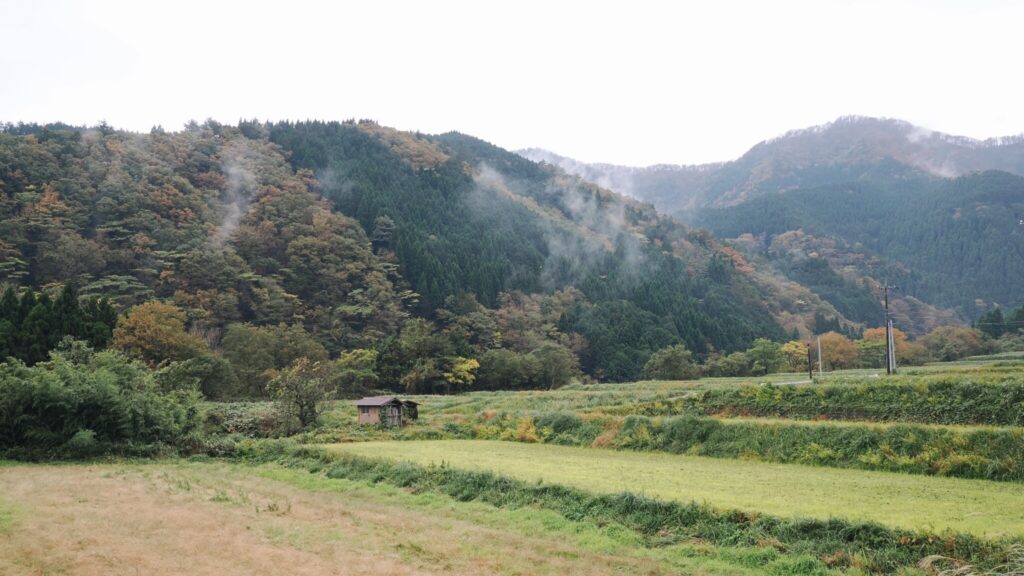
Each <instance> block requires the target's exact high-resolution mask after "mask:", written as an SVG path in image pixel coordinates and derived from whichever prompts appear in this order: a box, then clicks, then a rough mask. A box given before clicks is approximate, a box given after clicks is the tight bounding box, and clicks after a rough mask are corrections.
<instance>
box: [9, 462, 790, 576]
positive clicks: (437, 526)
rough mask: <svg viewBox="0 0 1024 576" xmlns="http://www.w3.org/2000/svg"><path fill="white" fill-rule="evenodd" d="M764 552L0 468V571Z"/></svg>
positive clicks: (134, 472) (433, 500)
mask: <svg viewBox="0 0 1024 576" xmlns="http://www.w3.org/2000/svg"><path fill="white" fill-rule="evenodd" d="M768 556H771V555H766V553H765V551H763V550H760V549H735V548H734V549H717V548H715V547H713V546H707V545H700V544H681V545H675V546H669V547H664V548H647V547H644V546H643V545H642V544H641V543H640V542H639V540H638V537H637V535H636V534H635V533H633V532H631V531H629V530H625V529H622V528H621V527H617V526H606V527H598V526H595V525H593V524H587V523H575V522H572V521H568V520H566V519H564V518H562V517H561V516H558V515H557V514H556V513H554V512H549V511H543V510H534V509H523V510H502V509H497V508H494V507H492V506H489V505H486V504H481V503H476V502H456V501H454V500H451V499H450V498H447V497H443V496H438V495H431V494H409V493H407V492H405V491H403V490H401V489H399V488H394V487H390V486H386V485H371V484H367V483H361V482H352V481H347V480H340V479H327V478H325V477H323V476H319V475H313V474H309V473H308V472H304V471H297V470H291V469H285V468H281V467H276V466H272V465H263V466H247V465H239V464H228V463H190V462H184V461H174V462H157V463H146V464H76V465H56V466H51V465H3V463H0V574H3V575H4V576H23V575H24V576H27V575H49V574H75V575H86V576H93V575H96V576H99V575H104V576H106V575H136V574H182V575H185V574H188V575H209V576H214V575H217V576H221V575H268V576H269V575H279V574H296V575H326V574H337V575H349V574H381V575H427V574H455V575H462V574H465V575H474V576H476V575H480V574H508V575H531V574H552V575H555V574H558V575H562V574H579V575H589V574H594V575H612V574H642V575H661V574H666V575H667V574H680V573H682V574H697V575H701V574H703V575H723V576H742V575H748V574H758V573H761V571H760V568H759V567H760V566H762V565H763V564H764V563H765V562H767V561H770V560H771V558H769V557H768Z"/></svg>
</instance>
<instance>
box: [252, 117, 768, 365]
mask: <svg viewBox="0 0 1024 576" xmlns="http://www.w3.org/2000/svg"><path fill="white" fill-rule="evenodd" d="M263 129H265V130H267V131H268V133H269V137H270V139H271V140H272V141H274V142H276V143H278V144H279V145H281V146H282V147H283V148H284V149H286V150H288V151H289V152H290V153H291V161H292V162H293V164H294V165H295V166H296V168H298V169H310V170H313V171H314V172H315V173H316V174H317V175H318V179H319V181H320V183H321V192H322V193H323V194H324V196H325V197H327V198H329V199H331V200H332V201H333V202H334V203H335V205H336V206H337V207H338V209H339V210H341V211H342V212H344V213H346V214H350V215H353V216H354V217H356V218H357V219H359V220H360V221H361V222H362V223H363V225H364V226H365V227H367V228H371V229H372V228H374V227H375V226H376V225H377V224H376V222H377V221H378V220H379V219H381V218H386V219H387V221H388V222H390V224H389V226H391V227H392V232H391V233H390V239H389V241H388V242H389V243H388V246H387V247H388V248H389V249H391V250H393V251H394V253H395V254H396V256H397V260H398V261H399V262H401V263H402V272H403V275H404V276H405V277H406V278H408V279H409V281H410V283H411V284H412V286H413V287H414V289H415V290H416V291H417V292H418V293H419V294H421V296H422V299H421V304H420V308H421V311H422V312H423V313H430V311H431V310H432V309H436V307H437V306H439V305H440V304H441V303H442V302H444V301H445V300H446V299H447V298H450V297H452V296H457V295H459V294H461V293H467V292H468V293H470V294H473V295H475V296H476V297H477V298H478V299H479V301H480V302H481V303H483V304H485V305H488V306H490V305H493V304H494V303H495V302H496V301H498V300H499V296H500V295H501V294H502V293H505V292H509V291H516V292H524V293H552V292H555V291H558V290H560V289H564V288H566V287H574V288H576V289H578V291H579V292H580V293H581V294H582V295H583V296H584V298H585V300H586V302H585V303H578V304H577V305H575V306H573V307H571V309H569V310H567V312H566V314H564V315H563V317H562V320H561V322H560V325H559V328H560V329H562V330H563V331H565V332H569V333H574V334H579V335H580V336H582V337H583V339H584V340H585V342H586V344H587V345H586V347H585V350H583V351H582V353H581V355H582V360H583V364H584V367H585V368H587V367H590V368H592V369H593V371H594V372H595V373H600V374H602V375H606V376H611V377H614V378H618V377H621V376H622V375H625V374H626V373H628V372H629V371H633V372H635V371H636V370H638V369H639V367H640V366H641V365H642V362H643V359H644V358H645V357H646V356H647V355H649V353H650V352H652V351H653V350H655V349H657V348H659V347H661V346H664V345H665V344H666V343H669V342H674V341H682V342H685V343H686V344H687V346H689V347H691V349H694V350H698V351H702V352H703V351H710V350H724V349H734V348H736V347H742V346H744V345H745V342H749V341H751V340H752V339H753V338H756V337H757V336H759V335H763V334H781V330H780V328H779V326H778V324H777V323H776V322H775V320H774V317H773V315H772V311H771V310H770V309H769V305H766V304H765V300H766V299H769V300H770V298H766V293H765V289H764V288H763V287H762V286H760V285H758V284H756V283H754V282H752V281H750V280H748V279H746V278H745V277H744V276H743V274H741V273H737V272H736V270H735V268H734V265H733V260H732V259H731V257H730V256H729V255H728V254H726V253H725V252H724V251H722V250H721V248H722V247H721V246H720V245H719V244H718V243H717V242H716V241H715V240H714V239H713V238H712V237H710V236H709V235H707V234H693V233H691V232H689V231H687V230H686V229H684V228H683V227H682V226H680V225H679V224H678V223H676V222H674V221H673V220H672V219H670V218H666V217H664V216H661V215H659V214H657V212H656V211H655V210H654V209H653V207H651V206H650V205H647V204H642V203H639V202H636V201H634V200H630V199H628V198H624V197H622V196H619V195H616V194H613V193H610V192H608V191H606V190H603V189H601V188H599V187H597V186H594V185H593V184H590V183H588V182H585V181H583V180H580V179H579V178H575V177H570V176H568V175H566V174H565V173H564V172H562V171H561V170H558V169H555V168H554V167H551V166H544V165H540V164H537V163H534V162H531V161H528V160H526V159H524V158H522V157H520V156H518V155H516V154H513V153H510V152H508V151H505V150H502V149H500V148H498V147H496V146H493V145H490V144H488V143H486V142H483V141H481V140H478V139H475V138H472V137H469V136H465V135H462V134H456V133H450V134H444V135H440V136H424V135H416V134H405V135H404V136H400V135H397V134H395V133H391V134H390V135H389V136H388V137H387V138H381V137H379V133H380V132H381V130H382V129H381V128H380V127H377V126H375V125H373V124H370V123H319V122H314V123H299V124H272V125H267V126H264V127H263ZM403 137H404V138H406V139H408V140H415V141H416V142H415V143H414V142H408V143H406V144H404V145H395V141H396V140H397V139H399V138H403ZM425 144H431V145H433V146H436V147H437V148H438V152H437V153H435V154H433V155H432V156H433V157H435V158H437V159H439V160H440V159H441V158H444V160H442V161H439V162H437V163H434V164H433V165H430V166H418V165H417V163H416V162H414V161H413V160H412V157H407V156H404V155H403V154H402V152H401V151H402V150H414V149H417V148H421V147H422V146H424V145H425ZM396 150H398V152H397V153H396Z"/></svg>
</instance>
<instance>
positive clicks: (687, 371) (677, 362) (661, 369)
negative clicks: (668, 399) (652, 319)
mask: <svg viewBox="0 0 1024 576" xmlns="http://www.w3.org/2000/svg"><path fill="white" fill-rule="evenodd" d="M643 375H644V378H650V379H654V380H693V379H696V378H699V377H700V369H699V368H698V367H697V365H696V364H694V363H693V355H692V354H690V351H689V350H687V349H686V346H683V345H682V344H677V345H675V346H668V347H667V348H662V349H661V350H658V351H657V352H655V353H654V354H652V355H651V358H650V360H648V361H647V363H646V364H644V369H643Z"/></svg>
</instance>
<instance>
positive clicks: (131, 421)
mask: <svg viewBox="0 0 1024 576" xmlns="http://www.w3.org/2000/svg"><path fill="white" fill-rule="evenodd" d="M76 358H77V361H75V362H72V361H70V360H68V359H67V358H65V357H64V356H62V355H61V354H60V353H54V354H52V355H51V359H50V361H48V362H41V363H39V364H36V365H35V366H34V367H31V368H30V367H27V366H25V365H24V364H22V363H21V362H19V361H11V362H9V363H6V364H0V452H6V453H7V454H9V455H12V457H16V456H26V455H31V454H46V455H48V456H49V457H56V456H61V455H72V456H76V457H85V456H88V455H92V454H93V453H95V452H99V451H100V450H105V451H120V450H124V451H127V452H130V453H133V454H134V453H138V452H139V451H140V450H142V451H145V449H144V448H143V447H144V446H146V445H161V444H163V445H170V444H174V443H175V442H176V441H178V440H179V439H181V438H182V437H183V436H185V435H186V434H188V433H190V432H191V431H192V430H194V429H195V426H196V423H197V411H196V402H197V401H198V394H196V393H188V392H173V393H164V392H161V391H160V390H159V389H158V387H157V386H156V385H155V383H154V381H153V377H152V373H151V372H150V371H149V370H148V369H146V367H145V366H143V365H142V364H140V363H137V362H134V361H132V360H129V359H128V358H126V357H125V356H124V355H122V354H121V353H120V352H117V351H113V350H109V351H105V352H99V353H95V354H85V355H82V354H77V355H76Z"/></svg>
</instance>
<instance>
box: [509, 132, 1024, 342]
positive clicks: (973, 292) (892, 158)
mask: <svg viewBox="0 0 1024 576" xmlns="http://www.w3.org/2000/svg"><path fill="white" fill-rule="evenodd" d="M521 153H522V154H524V155H525V156H527V157H530V158H534V159H537V160H540V161H545V162H550V163H553V164H556V165H558V166H561V167H562V168H564V169H566V170H569V171H572V172H575V173H581V174H584V173H585V174H587V177H589V178H593V179H595V180H596V181H603V182H606V183H607V184H608V185H609V186H610V187H612V189H616V190H619V191H622V192H623V193H628V194H630V195H632V196H634V197H636V198H640V199H644V200H647V201H650V202H652V203H654V204H655V205H656V206H657V207H658V208H659V209H661V210H665V211H667V212H670V213H672V214H674V215H676V217H677V218H679V219H680V220H682V221H685V222H688V223H691V224H693V225H695V226H700V227H705V228H707V229H709V230H711V231H712V232H714V233H715V234H717V235H719V236H721V237H725V238H736V239H738V245H739V246H742V247H743V248H744V249H746V250H747V252H748V256H751V255H752V254H753V253H754V252H756V253H757V254H758V255H759V256H761V257H763V258H765V263H766V265H767V266H768V267H770V268H773V269H774V270H776V271H777V272H778V273H780V274H782V275H783V276H785V277H786V278H789V279H791V280H793V281H796V282H798V283H800V284H802V285H805V286H807V287H808V288H811V289H812V290H813V291H814V292H815V293H816V294H818V295H819V296H821V297H822V298H824V299H825V300H827V301H828V302H830V303H831V304H833V305H834V306H835V307H836V308H837V309H838V310H839V311H840V312H842V313H843V314H844V315H845V316H846V317H847V318H849V319H850V320H851V321H854V322H867V323H873V322H877V320H876V319H877V318H878V317H879V315H880V314H879V306H878V305H877V302H878V300H879V294H880V293H881V285H882V284H883V283H885V282H889V283H894V284H897V285H899V286H900V287H901V289H902V290H901V291H900V292H898V293H897V295H896V297H895V309H896V314H897V320H898V321H900V323H901V324H902V325H903V326H904V327H906V328H908V329H909V330H910V331H911V332H912V333H923V332H927V331H928V330H929V329H931V328H933V327H934V326H935V325H937V324H941V323H946V322H949V321H955V319H956V318H957V317H958V316H959V317H960V318H962V319H968V320H969V319H974V318H977V317H978V315H980V314H981V313H983V312H984V311H985V310H989V309H991V308H992V307H993V306H1003V307H1012V306H1016V305H1018V304H1020V303H1021V302H1022V301H1024V293H1022V292H1021V290H1020V288H1019V285H1020V282H1019V279H1020V278H1021V277H1022V276H1021V271H1022V270H1024V268H1022V264H1021V252H1020V250H1021V248H1020V247H1021V243H1020V235H1021V233H1022V230H1024V228H1022V227H1021V226H1020V219H1021V218H1022V217H1024V188H1022V187H1021V186H1020V183H1021V181H1020V179H1019V178H1017V177H1015V176H1013V174H1017V175H1022V174H1024V138H1021V137H1007V138H993V139H989V140H983V141H982V140H972V139H969V138H963V137H956V136H949V135H946V134H941V133H938V132H931V131H927V130H924V129H922V128H919V127H916V126H913V125H912V124H909V123H906V122H902V121H898V120H888V119H876V118H861V117H848V118H841V119H839V120H837V121H835V122H833V123H830V124H826V125H824V126H819V127H814V128H810V129H806V130H796V131H792V132H789V133H787V134H785V135H783V136H780V137H778V138H775V139H773V140H769V141H765V142H761V143H759V144H757V145H756V146H754V147H753V148H751V149H750V151H748V152H747V153H746V154H744V155H743V156H742V157H740V158H739V159H737V160H734V161H731V162H725V163H722V164H709V165H703V166H651V167H648V168H627V167H620V166H610V165H585V164H584V165H579V163H576V162H574V161H572V160H571V159H567V158H564V157H559V156H557V155H553V154H550V153H545V152H543V151H538V150H526V151H522V152H521ZM979 172H981V173H979ZM797 236H798V237H799V242H798V244H800V246H799V247H796V248H794V247H793V246H783V247H780V246H773V244H778V243H779V242H781V243H782V244H792V242H793V241H794V238H796V237H797ZM826 253H827V254H828V255H827V257H826V256H825V254H826ZM807 256H812V257H815V256H818V257H821V258H822V259H821V260H820V261H816V260H806V259H805V257H807ZM821 263H826V264H827V265H828V269H827V270H826V269H824V268H822V267H821V266H820V264H821Z"/></svg>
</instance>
